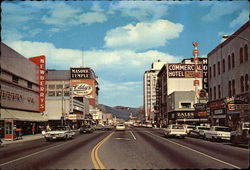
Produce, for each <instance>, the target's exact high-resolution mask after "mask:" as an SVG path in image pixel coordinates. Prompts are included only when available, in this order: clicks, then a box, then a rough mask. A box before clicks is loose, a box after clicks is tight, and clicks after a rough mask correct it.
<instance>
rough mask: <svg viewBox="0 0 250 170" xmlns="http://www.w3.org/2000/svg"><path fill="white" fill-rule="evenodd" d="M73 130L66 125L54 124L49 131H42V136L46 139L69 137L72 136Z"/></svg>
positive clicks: (65, 138)
mask: <svg viewBox="0 0 250 170" xmlns="http://www.w3.org/2000/svg"><path fill="white" fill-rule="evenodd" d="M74 135H75V132H73V131H72V130H71V129H70V127H68V126H56V127H52V128H51V131H47V132H45V133H44V138H45V140H46V141H50V140H55V139H64V140H67V139H70V138H73V136H74Z"/></svg>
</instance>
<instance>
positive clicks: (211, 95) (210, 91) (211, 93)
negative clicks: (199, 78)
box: [209, 88, 213, 100]
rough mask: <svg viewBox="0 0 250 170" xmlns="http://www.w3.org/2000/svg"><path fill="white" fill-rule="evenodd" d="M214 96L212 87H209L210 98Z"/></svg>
mask: <svg viewBox="0 0 250 170" xmlns="http://www.w3.org/2000/svg"><path fill="white" fill-rule="evenodd" d="M212 97H213V92H212V88H210V89H209V98H210V100H212Z"/></svg>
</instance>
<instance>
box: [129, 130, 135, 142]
mask: <svg viewBox="0 0 250 170" xmlns="http://www.w3.org/2000/svg"><path fill="white" fill-rule="evenodd" d="M130 133H131V135H132V136H133V138H134V139H135V140H136V137H135V135H134V134H133V132H132V131H130Z"/></svg>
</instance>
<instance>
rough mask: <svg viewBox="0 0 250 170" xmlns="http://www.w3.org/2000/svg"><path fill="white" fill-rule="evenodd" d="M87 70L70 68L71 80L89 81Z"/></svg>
mask: <svg viewBox="0 0 250 170" xmlns="http://www.w3.org/2000/svg"><path fill="white" fill-rule="evenodd" d="M90 74H91V72H90V69H89V68H70V75H71V79H91V77H90Z"/></svg>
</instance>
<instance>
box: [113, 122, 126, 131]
mask: <svg viewBox="0 0 250 170" xmlns="http://www.w3.org/2000/svg"><path fill="white" fill-rule="evenodd" d="M115 130H117V131H125V130H126V127H125V125H124V124H122V123H120V124H117V125H116V126H115Z"/></svg>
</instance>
